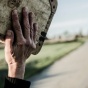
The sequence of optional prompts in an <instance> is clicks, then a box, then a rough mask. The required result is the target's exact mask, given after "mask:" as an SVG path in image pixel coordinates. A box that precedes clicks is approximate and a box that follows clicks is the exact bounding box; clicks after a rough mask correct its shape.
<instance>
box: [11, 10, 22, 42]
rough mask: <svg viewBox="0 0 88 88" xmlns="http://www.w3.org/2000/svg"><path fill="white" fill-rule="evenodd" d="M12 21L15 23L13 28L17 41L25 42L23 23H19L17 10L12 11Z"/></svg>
mask: <svg viewBox="0 0 88 88" xmlns="http://www.w3.org/2000/svg"><path fill="white" fill-rule="evenodd" d="M12 23H13V30H14V32H15V34H16V38H17V39H16V40H17V43H21V42H23V41H24V38H23V34H22V29H21V25H20V23H19V18H18V14H17V10H13V11H12Z"/></svg>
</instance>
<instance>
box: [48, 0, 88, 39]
mask: <svg viewBox="0 0 88 88" xmlns="http://www.w3.org/2000/svg"><path fill="white" fill-rule="evenodd" d="M87 9H88V1H87V0H66V1H65V0H58V7H57V11H56V14H55V16H54V18H53V21H52V23H51V25H50V28H49V31H48V33H47V37H48V38H53V37H58V36H59V35H62V34H63V33H64V32H65V31H68V32H69V33H70V34H78V33H79V32H80V31H82V32H83V34H84V35H87V34H88V25H87V24H88V11H87ZM55 30H56V31H55Z"/></svg>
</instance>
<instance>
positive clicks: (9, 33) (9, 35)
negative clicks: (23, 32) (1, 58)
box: [5, 30, 14, 50]
mask: <svg viewBox="0 0 88 88" xmlns="http://www.w3.org/2000/svg"><path fill="white" fill-rule="evenodd" d="M13 41H14V33H13V31H11V30H8V31H7V33H6V38H5V48H7V50H9V49H10V48H11V47H12V44H13Z"/></svg>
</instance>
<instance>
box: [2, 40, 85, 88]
mask: <svg viewBox="0 0 88 88" xmlns="http://www.w3.org/2000/svg"><path fill="white" fill-rule="evenodd" d="M83 43H84V40H78V41H74V42H70V43H60V44H58V43H56V44H49V45H44V46H43V48H42V50H41V52H40V53H39V54H38V55H36V56H33V55H32V56H31V57H30V58H29V59H28V60H27V67H26V74H25V79H28V78H29V77H30V76H33V75H34V74H36V73H38V72H40V71H42V70H43V69H44V68H46V67H48V66H50V65H51V64H52V63H54V62H55V61H56V60H58V59H60V58H61V57H63V56H65V55H67V54H68V53H70V52H71V51H73V50H75V49H77V48H78V47H79V46H80V45H82V44H83ZM5 75H7V65H6V63H5V60H4V50H3V48H1V49H0V88H2V85H3V81H4V77H5ZM1 84H2V85H1Z"/></svg>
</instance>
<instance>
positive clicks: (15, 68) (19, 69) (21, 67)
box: [8, 63, 25, 79]
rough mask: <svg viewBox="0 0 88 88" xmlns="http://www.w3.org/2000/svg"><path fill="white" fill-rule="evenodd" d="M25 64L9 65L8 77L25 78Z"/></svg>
mask: <svg viewBox="0 0 88 88" xmlns="http://www.w3.org/2000/svg"><path fill="white" fill-rule="evenodd" d="M24 74H25V64H17V63H14V64H10V65H8V77H12V78H19V79H24Z"/></svg>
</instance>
